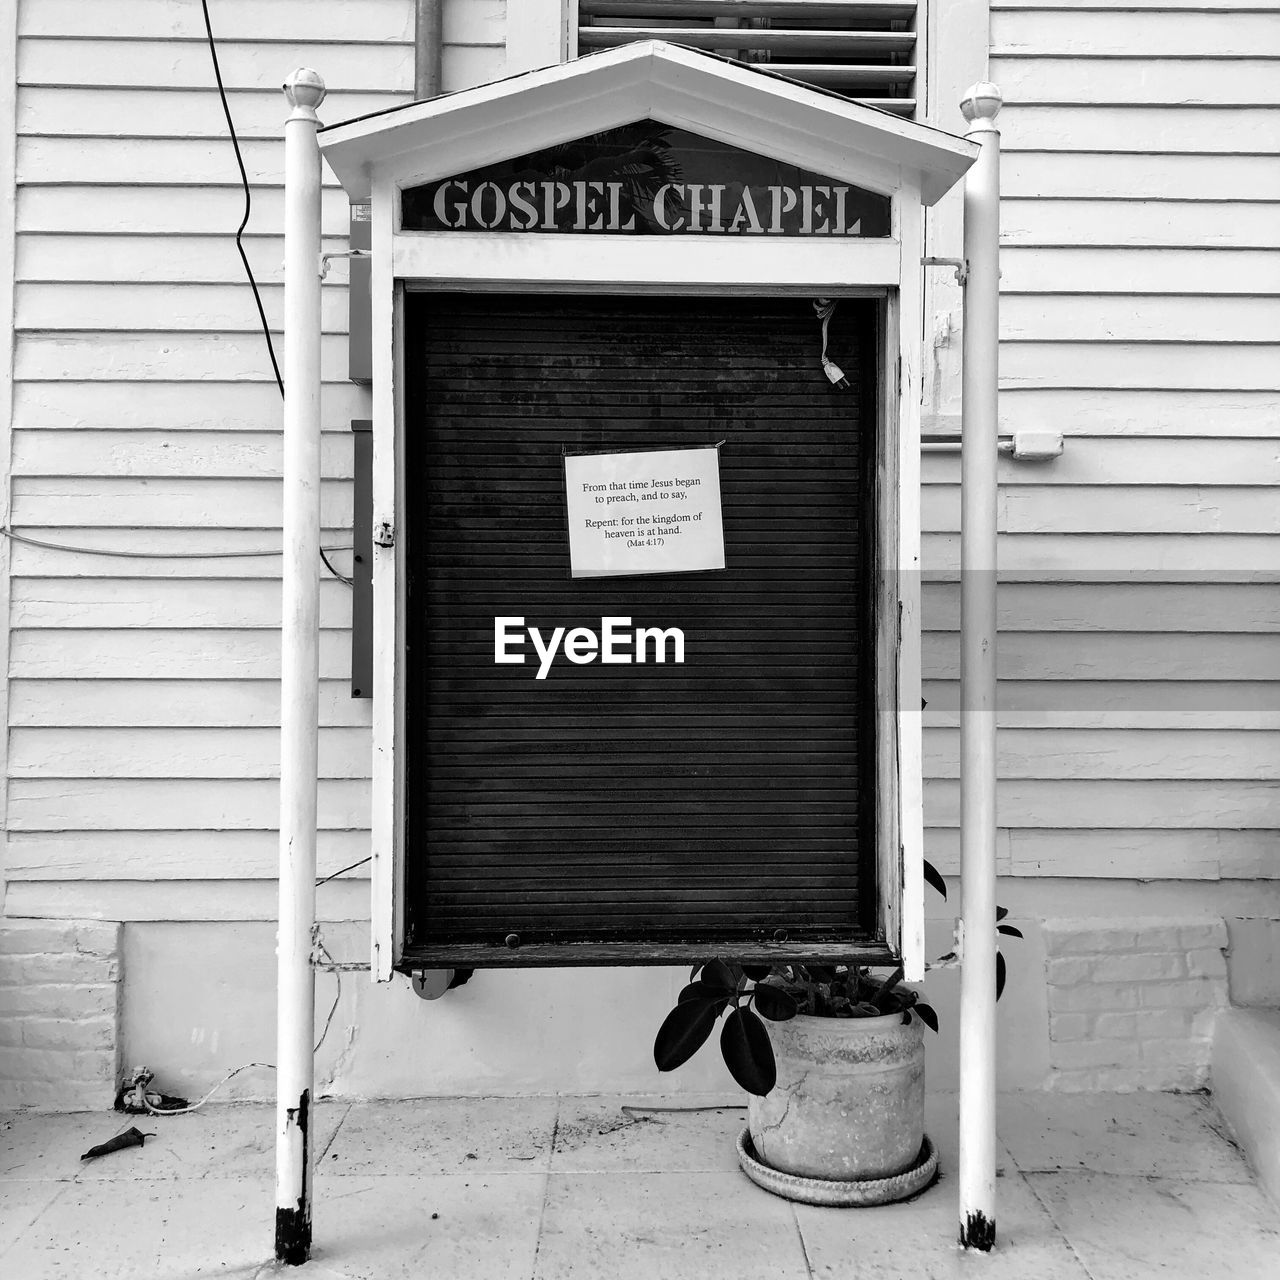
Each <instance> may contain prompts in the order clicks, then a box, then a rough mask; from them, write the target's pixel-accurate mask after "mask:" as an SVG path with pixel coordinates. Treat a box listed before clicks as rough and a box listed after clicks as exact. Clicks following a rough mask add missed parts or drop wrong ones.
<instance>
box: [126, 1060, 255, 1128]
mask: <svg viewBox="0 0 1280 1280" xmlns="http://www.w3.org/2000/svg"><path fill="white" fill-rule="evenodd" d="M250 1067H265V1068H266V1069H267V1070H268V1071H274V1070H275V1069H276V1064H275V1063H274V1062H246V1063H245V1064H244V1066H242V1067H235V1068H234V1069H232V1070H231V1071H228V1072H227V1074H226V1075H225V1076H223V1077H222V1079H221V1080H219V1081H218V1083H217V1084H215V1085H214V1086H213V1088H212V1089H210V1090H209V1092H208V1093H206V1094H205V1095H204V1097H203V1098H201V1099H200V1101H199V1102H193V1103H192V1104H191V1105H190V1106H187V1107H170V1108H164V1107H153V1106H152V1105H151V1103H150V1101H149V1100H148V1099H147V1087H146V1085H143V1086H142V1105H143V1106H144V1107H146V1109H147V1111H148V1112H149V1113H150V1114H151V1115H153V1116H183V1115H186V1114H187V1112H188V1111H199V1110H200V1108H201V1107H203V1106H204V1104H205V1103H206V1102H208V1101H209V1099H210V1098H212V1097H213V1095H214V1094H215V1093H217V1092H218V1090H219V1089H221V1088H222V1086H223V1085H224V1084H226V1083H227V1081H228V1080H230V1079H231V1078H232V1076H238V1075H239V1074H240V1073H241V1072H242V1071H248V1070H249V1068H250Z"/></svg>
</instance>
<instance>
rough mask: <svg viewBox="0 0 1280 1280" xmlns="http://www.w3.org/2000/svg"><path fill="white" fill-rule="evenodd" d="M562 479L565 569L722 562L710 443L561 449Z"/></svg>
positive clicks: (715, 457) (591, 571)
mask: <svg viewBox="0 0 1280 1280" xmlns="http://www.w3.org/2000/svg"><path fill="white" fill-rule="evenodd" d="M564 483H565V498H566V503H567V507H568V514H569V564H570V574H571V576H572V577H575V578H604V577H612V576H614V575H618V576H621V575H625V574H637V573H692V572H695V571H697V570H701V569H723V568H724V518H723V516H722V514H721V511H720V451H719V449H717V448H716V447H715V446H714V445H711V446H708V447H706V448H701V449H652V450H644V451H642V452H638V453H590V454H575V455H572V456H567V457H566V458H565V460H564Z"/></svg>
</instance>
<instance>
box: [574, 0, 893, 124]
mask: <svg viewBox="0 0 1280 1280" xmlns="http://www.w3.org/2000/svg"><path fill="white" fill-rule="evenodd" d="M917 10H918V5H917V4H914V3H897V2H895V0H866V2H865V3H842V2H841V0H773V2H772V3H769V2H766V0H579V5H578V20H579V26H578V47H579V50H580V51H581V52H583V53H589V52H592V51H594V50H598V49H606V48H615V47H617V46H618V45H622V44H627V43H630V42H631V41H633V40H667V41H671V42H673V43H676V44H683V45H687V46H689V47H691V48H695V49H706V50H710V51H713V52H716V53H719V54H722V55H729V56H735V57H737V58H739V59H740V60H741V61H742V62H743V65H745V66H749V67H752V68H753V69H755V70H759V71H765V72H769V73H772V74H775V75H782V76H786V77H788V78H790V79H793V80H799V81H802V82H804V83H806V84H811V85H813V86H815V87H816V88H820V89H825V90H827V91H829V92H833V93H838V94H840V95H841V96H842V97H846V98H851V99H853V100H854V101H857V102H861V103H864V104H865V105H867V106H873V107H878V108H880V109H881V110H884V111H891V112H894V113H895V114H898V115H902V116H907V117H914V115H915V111H916V99H915V97H914V95H913V93H912V89H913V88H914V85H915V77H916V67H915V65H914V63H915V57H916V34H915V30H914V28H915V26H916V19H917Z"/></svg>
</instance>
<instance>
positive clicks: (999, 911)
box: [996, 907, 1009, 920]
mask: <svg viewBox="0 0 1280 1280" xmlns="http://www.w3.org/2000/svg"><path fill="white" fill-rule="evenodd" d="M1008 914H1009V908H1008V907H997V908H996V919H997V920H1003V919H1004V918H1005V916H1007V915H1008Z"/></svg>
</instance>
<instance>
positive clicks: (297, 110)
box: [283, 67, 325, 119]
mask: <svg viewBox="0 0 1280 1280" xmlns="http://www.w3.org/2000/svg"><path fill="white" fill-rule="evenodd" d="M283 88H284V96H285V97H286V98H288V99H289V105H290V106H291V107H292V108H293V114H294V115H295V116H297V115H303V116H307V117H309V118H311V119H315V114H316V108H317V107H318V106H319V105H320V104H321V103H322V102H323V101H324V95H325V87H324V79H323V77H322V76H321V75H320V73H319V72H318V71H312V70H311V68H310V67H299V68H298V69H297V70H296V71H294V72H293V73H292V74H291V75H290V76H289V78H288V79H287V80H286V81H285V82H284V86H283Z"/></svg>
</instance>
